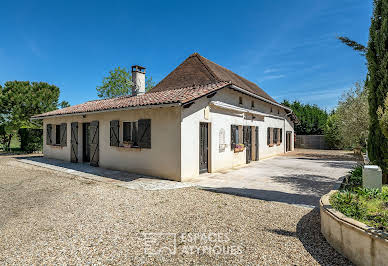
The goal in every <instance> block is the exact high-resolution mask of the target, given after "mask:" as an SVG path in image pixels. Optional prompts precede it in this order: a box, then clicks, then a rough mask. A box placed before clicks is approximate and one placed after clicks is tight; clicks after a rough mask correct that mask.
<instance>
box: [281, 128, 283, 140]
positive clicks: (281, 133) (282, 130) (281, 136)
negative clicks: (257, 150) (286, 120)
mask: <svg viewBox="0 0 388 266" xmlns="http://www.w3.org/2000/svg"><path fill="white" fill-rule="evenodd" d="M282 142H283V129H282V128H281V129H280V143H282Z"/></svg>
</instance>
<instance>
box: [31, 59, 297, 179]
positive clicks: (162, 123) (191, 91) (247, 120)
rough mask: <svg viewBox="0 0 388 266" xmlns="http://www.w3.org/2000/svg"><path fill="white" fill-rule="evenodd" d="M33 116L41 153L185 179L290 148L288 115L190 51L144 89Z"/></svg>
mask: <svg viewBox="0 0 388 266" xmlns="http://www.w3.org/2000/svg"><path fill="white" fill-rule="evenodd" d="M132 78H133V81H134V84H135V86H134V89H133V93H132V95H133V96H123V97H117V98H113V99H104V100H95V101H89V102H86V103H83V104H79V105H75V106H71V107H67V108H63V109H59V110H55V111H52V112H48V113H44V114H39V115H36V116H34V117H32V119H42V120H43V127H44V130H43V131H44V146H43V153H44V156H46V157H48V158H55V159H60V160H66V161H71V162H75V163H80V162H90V164H91V165H94V166H100V167H104V168H109V169H117V170H124V171H129V172H133V173H138V174H144V175H150V176H158V177H162V178H166V179H171V180H178V181H185V180H188V179H190V178H193V177H196V176H198V175H200V174H201V173H207V172H216V171H220V170H223V169H228V168H232V167H235V166H238V165H243V164H247V163H250V162H251V161H256V160H260V159H263V158H267V157H270V156H273V155H277V154H283V153H286V152H287V151H291V150H293V147H294V138H293V135H294V122H295V121H296V117H295V115H294V114H293V113H292V111H291V109H289V108H287V107H285V106H283V105H281V104H279V103H277V102H276V101H275V100H274V99H273V98H271V96H269V95H268V94H267V93H265V92H264V91H263V90H262V89H261V88H259V87H258V86H257V85H256V84H254V83H252V82H250V81H248V80H246V79H245V78H242V77H240V76H239V75H237V74H235V73H233V72H232V71H230V70H228V69H226V68H224V67H222V66H220V65H217V64H216V63H214V62H212V61H210V60H208V59H206V58H204V57H202V56H200V55H199V54H198V53H194V54H192V55H190V56H189V57H188V58H187V59H186V60H185V61H184V62H183V63H181V64H180V65H179V66H178V67H177V68H176V69H175V70H173V71H172V72H171V73H170V74H169V75H168V76H166V77H165V78H164V79H163V80H162V81H160V82H159V84H157V85H156V86H155V87H154V88H152V89H151V90H150V91H148V92H145V68H143V67H140V66H133V67H132Z"/></svg>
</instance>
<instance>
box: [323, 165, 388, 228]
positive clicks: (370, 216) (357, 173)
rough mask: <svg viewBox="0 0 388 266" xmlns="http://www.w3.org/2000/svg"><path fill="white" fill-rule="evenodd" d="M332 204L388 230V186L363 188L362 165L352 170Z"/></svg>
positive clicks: (369, 223)
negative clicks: (378, 188)
mask: <svg viewBox="0 0 388 266" xmlns="http://www.w3.org/2000/svg"><path fill="white" fill-rule="evenodd" d="M350 174H351V175H350V177H349V178H348V179H346V180H345V182H344V184H343V185H342V187H341V189H340V191H338V192H336V193H334V194H333V195H332V196H331V198H330V204H331V205H332V206H333V207H334V208H335V209H336V210H338V211H340V212H341V213H343V214H345V215H346V216H348V217H351V218H353V219H355V220H358V221H360V222H362V223H364V224H366V225H368V226H371V227H374V228H377V229H379V230H383V231H385V232H388V186H383V188H382V190H381V191H379V190H377V189H366V188H362V166H357V167H355V168H354V169H353V170H352V171H350Z"/></svg>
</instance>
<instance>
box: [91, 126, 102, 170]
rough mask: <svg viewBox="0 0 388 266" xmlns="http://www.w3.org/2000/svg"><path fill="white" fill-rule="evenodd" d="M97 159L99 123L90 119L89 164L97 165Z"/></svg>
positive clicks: (98, 158)
mask: <svg viewBox="0 0 388 266" xmlns="http://www.w3.org/2000/svg"><path fill="white" fill-rule="evenodd" d="M99 160H100V154H99V123H98V121H92V122H91V123H90V165H92V166H98V163H99Z"/></svg>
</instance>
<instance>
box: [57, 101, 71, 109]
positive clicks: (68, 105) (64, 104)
mask: <svg viewBox="0 0 388 266" xmlns="http://www.w3.org/2000/svg"><path fill="white" fill-rule="evenodd" d="M66 107H70V103H69V102H68V101H62V102H60V104H59V108H61V109H63V108H66Z"/></svg>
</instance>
